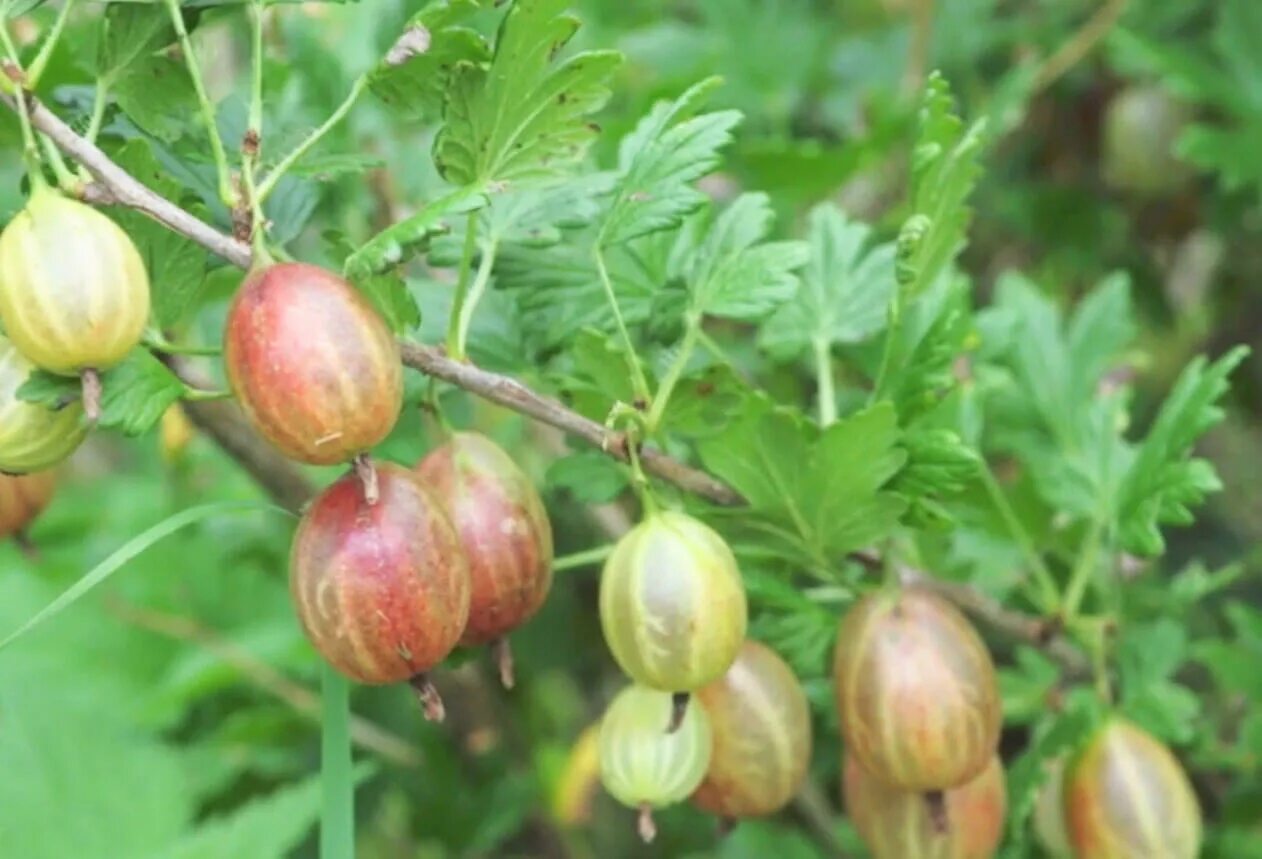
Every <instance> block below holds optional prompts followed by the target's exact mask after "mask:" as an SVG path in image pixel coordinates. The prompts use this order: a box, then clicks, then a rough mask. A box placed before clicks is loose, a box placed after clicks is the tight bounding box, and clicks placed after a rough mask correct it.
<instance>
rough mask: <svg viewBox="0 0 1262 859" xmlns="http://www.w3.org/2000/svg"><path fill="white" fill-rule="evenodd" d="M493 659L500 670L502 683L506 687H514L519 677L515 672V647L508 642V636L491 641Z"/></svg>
mask: <svg viewBox="0 0 1262 859" xmlns="http://www.w3.org/2000/svg"><path fill="white" fill-rule="evenodd" d="M491 659H492V661H494V663H495V667H496V669H498V670H499V673H500V685H502V686H503V687H504V688H505V689H512V688H513V686H514V685H516V683H517V678H516V676H515V675H514V674H513V647H512V645H511V644H509V643H508V638H507V637H503V638H497V639H495V640H494V641H492V642H491Z"/></svg>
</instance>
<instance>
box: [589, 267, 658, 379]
mask: <svg viewBox="0 0 1262 859" xmlns="http://www.w3.org/2000/svg"><path fill="white" fill-rule="evenodd" d="M596 273H597V274H598V275H599V276H600V285H601V286H602V287H604V289H605V298H607V299H608V300H609V309H610V310H612V311H613V319H614V322H615V323H616V324H617V326H618V336H619V337H620V338H621V339H622V347H623V348H624V349H626V350H627V363H628V364H629V365H630V366H631V386H632V388H633V389H634V391H635V396H636V399H638V400H641V401H642V402H646V403H647V402H649V400H650V399H652V396H651V394H650V392H649V380H648V378H647V377H646V376H645V375H644V367H642V366H641V365H640V356H639V355H638V354H637V353H636V351H635V343H634V342H632V340H631V332H630V331H628V330H627V322H626V320H625V319H623V318H622V309H621V308H619V307H618V296H617V295H615V294H614V291H613V281H612V280H611V279H610V277H609V268H608V267H607V266H606V265H605V254H604V252H603V251H602V250H601V247H600V244H599V243H598V244H597V245H596Z"/></svg>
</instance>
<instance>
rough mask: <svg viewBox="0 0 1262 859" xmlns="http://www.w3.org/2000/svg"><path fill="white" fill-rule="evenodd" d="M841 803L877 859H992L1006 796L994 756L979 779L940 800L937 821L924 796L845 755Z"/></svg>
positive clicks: (1001, 772)
mask: <svg viewBox="0 0 1262 859" xmlns="http://www.w3.org/2000/svg"><path fill="white" fill-rule="evenodd" d="M842 790H843V801H844V805H845V807H846V813H847V814H849V815H850V819H851V821H852V822H853V823H854V825H855V828H856V829H857V830H859V837H860V838H862V839H863V842H864V843H865V844H866V845H868V849H869V850H870V851H872V855H873V856H874V857H875V859H990V857H992V856H994V855H995V851H996V850H998V849H999V842H1000V841H1001V840H1002V838H1003V826H1004V816H1005V815H1006V814H1007V806H1008V796H1007V787H1006V784H1005V779H1004V772H1003V765H1002V763H1001V762H1000V760H999V757H998V756H997V755H992V756H991V757H990V759H989V762H988V763H987V765H986V767H985V768H984V769H983V770H982V771H981V773H980V774H979V775H977V776H976V777H974V778H973V779H972V780H971V781H968V782H966V783H964V784H962V785H960V786H958V787H954V788H951V789H950V790H948V791H946V793H945V795H944V796H943V807H944V810H945V813H944V815H943V818H942V819H941V820H938V821H935V820H934V817H933V814H932V813H931V811H930V807H929V803H928V801H927V800H926V798H925V795H924V794H923V793H917V792H914V791H906V790H900V789H899V788H896V787H892V786H890V785H888V784H885V783H884V782H882V781H881V780H880V779H878V778H875V777H874V776H873V775H872V774H871V773H869V772H868V771H867V770H865V769H864V768H863V767H862V766H861V765H860V764H859V762H858V761H857V760H856V759H855V757H854V756H853V755H846V760H845V767H844V773H843V778H842Z"/></svg>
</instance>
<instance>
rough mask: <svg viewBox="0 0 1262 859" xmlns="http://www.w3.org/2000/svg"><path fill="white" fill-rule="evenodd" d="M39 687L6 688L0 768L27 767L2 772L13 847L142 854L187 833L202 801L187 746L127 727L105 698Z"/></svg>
mask: <svg viewBox="0 0 1262 859" xmlns="http://www.w3.org/2000/svg"><path fill="white" fill-rule="evenodd" d="M37 693H38V690H37V689H24V688H21V687H14V686H12V684H6V688H5V689H4V692H3V694H0V713H3V714H4V730H3V731H0V768H3V770H4V772H6V773H22V778H20V779H18V778H5V779H0V832H3V833H4V835H3V842H4V852H5V853H6V854H7V855H9V856H14V857H18V856H20V857H22V859H66V857H68V856H85V857H86V856H102V855H112V856H120V857H121V856H133V857H137V856H145V855H148V854H149V852H150V851H151V850H153V849H155V848H157V847H159V846H160V845H163V844H167V843H170V842H171V841H172V840H174V839H175V838H177V837H178V836H179V834H180V833H181V832H182V831H183V830H184V829H185V827H186V826H188V824H189V823H190V822H191V821H192V819H193V815H194V813H195V811H196V809H195V808H194V807H193V803H192V801H191V797H190V795H189V791H188V790H187V786H186V776H185V773H184V770H183V768H182V766H181V760H180V757H179V753H178V751H177V750H176V749H175V748H173V747H171V746H168V745H166V744H163V743H159V742H156V741H154V740H152V739H148V738H145V737H144V736H143V735H141V734H138V732H137V731H136V730H135V729H134V728H124V727H122V726H121V725H119V723H118V720H117V718H111V717H110V714H109V712H108V711H109V710H110V708H109V707H108V706H106V705H105V703H104V702H97V704H98V710H99V711H103V712H93V711H91V710H81V709H76V708H66V707H54V706H52V705H51V704H50V699H46V698H41V697H39V696H38V694H37ZM52 700H54V701H55V700H56V699H52ZM102 851H105V852H102Z"/></svg>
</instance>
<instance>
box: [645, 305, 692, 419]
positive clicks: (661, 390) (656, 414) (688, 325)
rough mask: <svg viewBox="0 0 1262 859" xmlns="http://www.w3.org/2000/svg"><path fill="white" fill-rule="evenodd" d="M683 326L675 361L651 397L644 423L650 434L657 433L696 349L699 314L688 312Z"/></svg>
mask: <svg viewBox="0 0 1262 859" xmlns="http://www.w3.org/2000/svg"><path fill="white" fill-rule="evenodd" d="M684 324H685V328H684V339H683V342H681V343H680V344H679V353H678V354H677V355H675V360H674V361H672V362H671V365H670V369H668V370H667V371H666V376H665V377H664V378H663V379H662V382H661V384H660V385H658V386H657V393H656V394H654V395H653V407H652V408H651V409H650V410H649V416H648V420H647V421H646V423H647V424H648V431H649V432H650V433H654V432H657V429H658V427H659V426H660V425H661V422H662V415H664V414H665V413H666V406H667V404H668V403H669V402H670V396H671V394H672V393H673V392H674V390H675V385H677V384H679V379H680V377H681V376H682V375H683V373H684V370H685V369H686V368H687V367H688V359H689V358H691V357H692V353H693V350H695V349H696V348H697V337H698V335H699V334H700V332H701V314H700V313H696V312H694V311H691V310H690V311H689V312H688V313H687V314H686V315H685V317H684Z"/></svg>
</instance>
